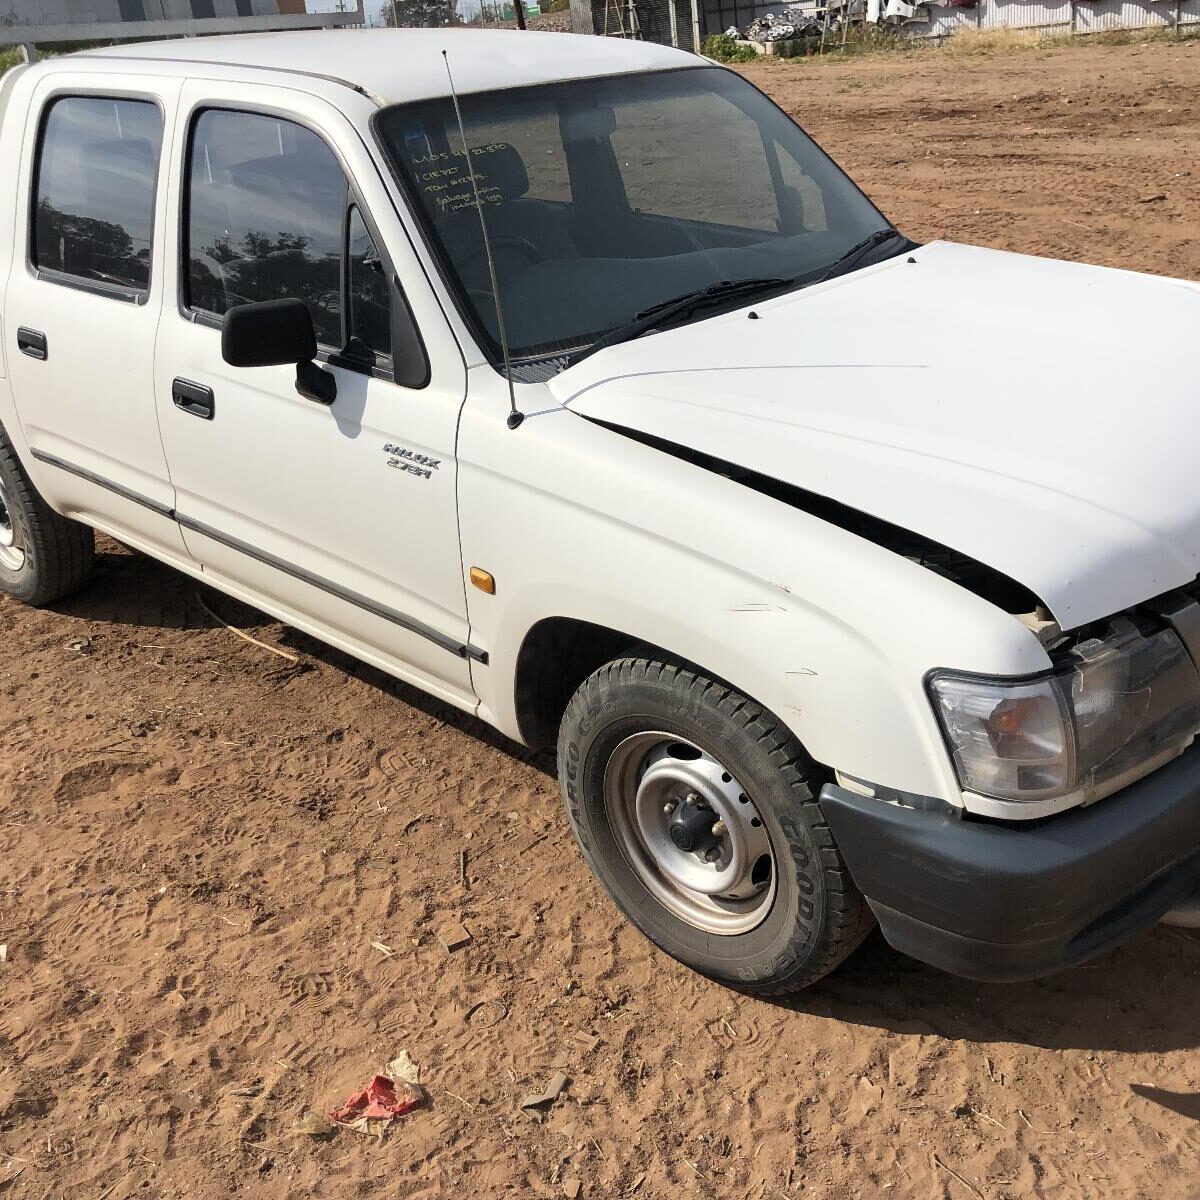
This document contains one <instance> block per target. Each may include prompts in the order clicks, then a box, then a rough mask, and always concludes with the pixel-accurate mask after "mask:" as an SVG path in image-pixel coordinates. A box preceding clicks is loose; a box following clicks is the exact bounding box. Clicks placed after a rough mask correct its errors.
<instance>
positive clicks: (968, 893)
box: [821, 747, 1200, 980]
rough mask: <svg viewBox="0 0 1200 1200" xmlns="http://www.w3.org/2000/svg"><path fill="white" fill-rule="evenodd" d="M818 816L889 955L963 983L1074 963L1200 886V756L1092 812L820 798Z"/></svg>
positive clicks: (831, 790)
mask: <svg viewBox="0 0 1200 1200" xmlns="http://www.w3.org/2000/svg"><path fill="white" fill-rule="evenodd" d="M821 809H822V811H823V812H824V814H825V819H826V820H827V821H828V823H829V827H830V829H832V830H833V835H834V837H835V838H836V839H837V843H838V848H839V849H840V851H841V853H842V855H843V857H844V858H845V860H846V864H847V866H848V867H849V869H850V874H851V875H852V876H853V878H854V882H855V883H856V884H857V885H858V888H859V890H860V891H862V892H863V894H864V895H865V896H866V897H867V899H868V900H869V901H870V903H871V907H872V909H874V911H875V914H876V916H877V917H878V918H879V923H880V925H881V926H882V928H883V932H884V936H885V937H886V938H887V939H888V941H889V942H891V943H892V945H893V946H895V947H896V949H898V950H902V951H903V952H904V953H906V954H911V955H912V956H913V957H914V958H919V959H921V960H923V961H925V962H929V963H932V964H933V965H934V966H938V967H941V968H942V969H943V970H947V971H952V972H953V973H955V974H957V975H965V976H967V977H968V978H971V979H992V980H996V979H1030V978H1035V977H1037V976H1039V975H1046V974H1049V973H1050V972H1052V971H1056V970H1060V969H1062V968H1063V967H1068V966H1072V965H1074V964H1076V963H1080V962H1083V961H1085V960H1086V959H1089V958H1091V957H1093V956H1094V955H1096V954H1099V953H1101V952H1103V951H1104V950H1107V949H1109V948H1111V947H1113V946H1116V945H1118V944H1120V943H1121V942H1123V941H1125V940H1126V939H1127V938H1129V937H1132V936H1133V935H1134V934H1136V933H1138V932H1140V931H1141V930H1143V929H1145V928H1147V927H1148V926H1150V925H1152V924H1154V923H1155V922H1156V921H1157V920H1158V919H1159V918H1160V917H1161V916H1162V915H1163V913H1165V912H1166V911H1168V909H1170V908H1172V907H1174V906H1175V905H1176V904H1177V903H1179V901H1180V900H1182V899H1183V898H1184V897H1185V896H1187V895H1188V894H1189V893H1191V892H1192V891H1194V890H1195V889H1196V887H1197V885H1198V884H1200V747H1195V748H1193V749H1192V750H1189V751H1187V752H1186V753H1185V754H1183V755H1181V756H1180V757H1179V758H1178V759H1176V760H1175V761H1174V762H1172V763H1169V764H1168V765H1167V766H1165V767H1160V768H1159V769H1158V770H1157V771H1155V772H1154V773H1153V774H1152V775H1149V776H1147V777H1146V778H1145V779H1143V780H1141V781H1140V782H1138V783H1135V784H1133V785H1132V786H1130V787H1128V788H1125V789H1124V790H1123V791H1121V792H1118V793H1117V794H1116V795H1114V796H1110V797H1109V798H1108V799H1107V800H1103V801H1101V802H1100V803H1098V804H1096V805H1094V806H1092V807H1090V808H1086V809H1073V810H1069V811H1067V812H1064V813H1060V814H1058V815H1056V816H1052V817H1046V818H1043V819H1041V820H1036V821H1029V822H1010V823H1004V824H1002V823H999V822H988V821H978V820H970V819H965V818H963V817H960V816H951V815H947V814H945V813H939V812H921V811H918V810H914V809H910V808H904V807H902V806H901V805H898V804H888V803H885V802H883V801H881V800H877V799H874V798H872V797H869V796H861V795H859V794H857V793H855V792H850V791H847V790H845V789H844V788H840V787H835V786H833V785H831V784H829V785H826V786H825V787H824V788H823V789H822V791H821Z"/></svg>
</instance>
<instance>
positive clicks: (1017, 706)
mask: <svg viewBox="0 0 1200 1200" xmlns="http://www.w3.org/2000/svg"><path fill="white" fill-rule="evenodd" d="M929 686H930V692H931V694H932V697H933V701H934V707H935V709H936V710H937V713H938V717H939V719H940V721H941V724H942V729H943V730H944V732H945V735H946V740H947V743H948V744H949V747H950V751H951V754H952V755H953V758H954V765H955V768H956V769H957V771H958V777H959V782H960V783H961V784H962V787H963V789H964V791H969V792H976V793H978V794H980V795H983V796H993V797H996V798H997V799H1001V800H1051V799H1056V798H1059V797H1063V796H1071V797H1072V799H1073V801H1074V802H1075V803H1086V802H1088V801H1092V800H1098V799H1099V798H1100V797H1101V796H1106V795H1108V794H1110V793H1111V792H1115V791H1116V790H1117V789H1118V788H1121V787H1124V786H1125V785H1126V784H1128V783H1131V782H1133V780H1135V779H1137V778H1139V777H1140V776H1141V775H1144V774H1146V773H1147V772H1149V771H1150V770H1152V769H1153V768H1154V767H1156V766H1158V765H1159V764H1160V763H1163V762H1165V761H1167V760H1168V759H1170V758H1173V757H1174V756H1175V755H1177V754H1179V753H1180V752H1181V751H1182V750H1184V749H1185V748H1186V747H1187V745H1188V743H1189V742H1191V740H1192V738H1193V737H1194V736H1195V734H1196V731H1197V729H1198V728H1200V676H1197V674H1196V668H1195V667H1194V666H1193V665H1192V661H1191V659H1190V657H1189V656H1188V654H1187V651H1186V650H1185V649H1184V647H1183V644H1182V643H1181V642H1180V640H1179V638H1178V637H1177V636H1176V635H1175V633H1174V632H1172V631H1171V630H1169V629H1164V630H1162V631H1160V632H1157V633H1152V634H1143V633H1141V632H1140V631H1139V630H1138V629H1137V628H1136V627H1135V626H1134V624H1133V622H1132V621H1129V620H1127V619H1121V620H1120V621H1118V622H1115V623H1114V627H1113V631H1112V632H1111V633H1110V635H1109V636H1107V637H1105V638H1103V639H1099V638H1097V639H1093V640H1091V641H1086V642H1082V643H1080V644H1078V645H1077V646H1075V647H1074V649H1072V650H1071V651H1070V652H1069V654H1068V655H1067V656H1066V658H1065V659H1064V661H1063V662H1062V663H1061V664H1060V665H1059V666H1058V667H1056V668H1055V669H1054V670H1053V671H1051V672H1049V673H1048V674H1046V675H1039V676H1038V677H1036V678H1034V679H1024V680H1019V681H1006V680H1003V679H983V678H979V677H973V676H967V675H957V674H954V673H952V672H948V671H947V672H938V673H937V674H935V675H933V676H932V677H931V678H930V684H929Z"/></svg>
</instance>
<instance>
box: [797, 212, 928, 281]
mask: <svg viewBox="0 0 1200 1200" xmlns="http://www.w3.org/2000/svg"><path fill="white" fill-rule="evenodd" d="M893 238H904V240H905V241H907V240H908V239H907V238H905V237H904V234H902V233H901V232H900V230H898V229H893V228H892V227H891V226H890V225H889V226H888V228H887V229H877V230H875V232H874V233H872V234H871V235H870V236H868V237H865V238H863V240H862V241H861V242H855V243H854V245H853V246H851V247H850V249H849V250H847V251H846V253H845V254H843V255H842V256H841V258H835V259H834V260H833V262H832V263H830V265H829V266H828V267H826V268H825V270H824V271H822V272H821V274H820V275H818V276H817V277H816V279H813V280H810V281H809V283H808V285H807V286H808V287H812V285H813V284H814V283H824V282H825V280H827V279H833V278H835V277H836V276H838V275H845V274H846V272H847V271H849V270H850V269H851V268H852V267H854V266H856V265H857V264H858V263H859V262H860V261H861V260H862V259H863V258H865V257H866V256H867V254H868V253H869V252H870V251H872V250H874V249H875V247H876V246H882V245H883V244H884V242H890V241H891V240H892V239H893Z"/></svg>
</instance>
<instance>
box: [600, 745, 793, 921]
mask: <svg viewBox="0 0 1200 1200" xmlns="http://www.w3.org/2000/svg"><path fill="white" fill-rule="evenodd" d="M604 806H605V810H606V812H607V815H608V819H609V824H610V827H611V828H612V831H613V834H614V836H615V837H616V840H617V844H618V845H619V846H620V848H621V853H622V855H623V856H624V858H625V861H626V862H627V863H628V864H629V866H630V868H631V869H632V870H633V872H634V874H635V875H636V876H637V878H638V880H639V881H640V882H641V883H642V884H643V885H644V886H645V887H646V889H647V891H649V892H650V894H651V895H652V896H654V898H655V899H656V900H658V902H659V903H660V904H662V906H663V907H664V908H666V909H667V910H668V911H669V912H671V913H672V914H673V915H674V916H676V917H678V918H679V919H680V920H682V921H686V922H687V923H688V924H689V925H691V926H693V927H694V928H696V929H699V930H701V931H703V932H704V933H712V934H718V935H720V936H724V937H732V936H736V935H738V934H744V933H749V932H750V930H752V929H755V928H757V927H758V926H759V925H760V924H761V923H762V922H763V921H764V920H765V919H766V916H767V914H768V913H769V912H770V910H771V905H772V904H773V902H774V900H775V890H776V878H777V868H776V857H775V853H774V850H773V848H772V846H771V838H770V835H769V834H768V833H767V828H766V825H765V824H764V822H763V820H762V816H761V814H760V813H759V811H758V808H757V807H756V805H755V803H754V800H753V798H752V797H750V796H749V795H748V794H747V793H746V792H745V790H744V789H743V788H742V787H741V785H740V784H739V783H738V781H737V780H736V779H735V778H734V776H733V774H732V772H730V771H728V770H727V769H726V768H725V767H724V766H723V765H722V764H721V763H719V762H718V761H717V760H716V759H715V758H713V756H712V755H710V754H708V753H706V752H705V751H704V750H702V749H701V748H700V747H699V746H697V745H695V744H694V743H692V742H689V741H688V740H687V739H686V738H681V737H676V736H675V735H674V734H671V733H664V732H646V733H639V734H634V735H633V736H632V737H628V738H626V739H625V740H624V741H623V742H621V744H620V745H619V746H617V748H616V749H615V750H614V751H613V753H612V757H611V758H610V759H609V760H608V764H607V766H606V767H605V770H604ZM708 813H711V818H710V817H709V815H708ZM718 829H720V834H719V836H714V835H716V834H717V831H718Z"/></svg>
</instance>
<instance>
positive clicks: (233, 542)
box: [175, 512, 488, 664]
mask: <svg viewBox="0 0 1200 1200" xmlns="http://www.w3.org/2000/svg"><path fill="white" fill-rule="evenodd" d="M175 520H176V521H177V522H178V523H179V525H180V527H181V528H183V529H188V530H190V531H191V532H192V533H198V534H200V535H201V537H206V538H211V539H212V540H213V541H214V542H220V544H221V545H222V546H228V547H229V549H230V550H236V551H238V553H239V554H245V555H246V556H247V557H248V558H253V559H255V560H256V561H258V562H260V563H262V564H263V565H264V566H268V567H274V568H275V570H277V571H282V572H283V573H284V574H285V575H290V576H291V577H292V578H293V579H298V580H299V581H300V582H301V583H307V584H308V585H309V586H310V587H315V588H317V589H319V590H320V591H322V592H326V593H328V594H329V595H330V596H336V597H337V598H338V599H339V600H345V601H346V602H347V603H348V604H353V605H354V606H355V607H356V608H361V609H363V610H364V611H365V612H369V613H371V614H373V615H374V616H376V617H382V618H383V620H385V621H391V623H392V624H393V625H399V626H400V627H401V628H402V629H407V630H408V631H409V632H410V633H415V634H419V635H420V636H421V637H423V638H426V639H427V640H428V641H431V642H433V643H434V644H435V645H438V646H441V648H442V649H443V650H449V651H450V652H451V653H452V654H457V655H458V656H459V658H469V659H472V660H473V661H475V662H478V663H484V664H486V663H487V661H488V656H487V651H486V650H480V649H479V647H478V646H471V645H463V644H462V643H461V642H458V641H456V640H455V639H454V638H452V637H447V636H446V635H445V634H444V633H439V632H438V631H437V630H436V629H434V628H433V627H432V626H429V625H426V624H424V623H423V622H421V621H418V620H416V619H415V618H413V617H406V616H405V615H404V614H403V613H399V612H397V611H396V610H395V609H394V608H388V607H387V606H386V605H383V604H377V603H376V602H375V601H374V600H370V599H368V598H367V597H366V596H362V595H359V593H358V592H352V591H350V590H349V589H348V588H344V587H342V586H341V585H339V584H336V583H331V582H330V581H329V580H328V579H323V578H322V577H321V576H320V575H314V574H312V572H311V571H306V570H305V569H304V568H303V567H297V566H294V565H293V564H292V563H289V562H285V561H284V560H283V559H282V558H276V557H275V555H273V554H268V553H267V552H266V551H265V550H259V549H258V548H257V547H256V546H251V545H249V543H247V542H243V541H242V540H241V539H239V538H235V537H230V536H229V534H227V533H222V532H221V531H220V530H219V529H213V527H212V526H211V525H205V524H204V523H203V522H202V521H196V520H193V519H192V518H191V517H185V516H184V515H183V514H182V513H178V512H177V513H176V514H175Z"/></svg>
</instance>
